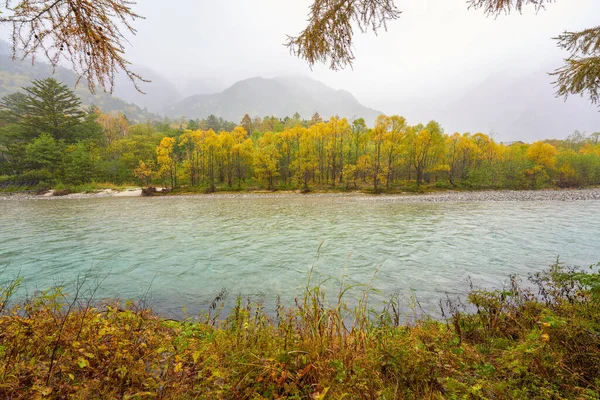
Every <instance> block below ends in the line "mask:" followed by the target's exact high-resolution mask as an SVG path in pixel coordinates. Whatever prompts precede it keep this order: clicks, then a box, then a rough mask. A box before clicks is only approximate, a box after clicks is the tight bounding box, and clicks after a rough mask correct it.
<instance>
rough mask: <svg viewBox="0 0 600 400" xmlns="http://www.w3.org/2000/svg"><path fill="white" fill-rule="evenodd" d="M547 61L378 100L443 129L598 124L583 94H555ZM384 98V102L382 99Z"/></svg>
mask: <svg viewBox="0 0 600 400" xmlns="http://www.w3.org/2000/svg"><path fill="white" fill-rule="evenodd" d="M552 70H553V67H552V66H547V67H545V68H540V69H539V70H538V71H535V72H531V73H520V72H519V71H513V72H504V73H501V72H497V73H493V74H490V75H489V76H488V77H487V78H486V79H484V80H482V81H481V82H479V83H478V84H476V85H473V86H472V87H468V86H466V87H465V88H464V89H463V90H462V91H460V92H458V91H452V92H448V93H440V94H435V95H429V94H427V93H424V94H422V95H421V96H414V97H411V98H410V99H400V100H398V101H395V102H393V101H392V102H385V101H383V100H382V102H381V104H378V105H379V106H380V107H381V108H383V109H384V110H385V111H386V112H389V113H400V115H403V116H405V117H406V118H407V119H408V120H409V121H411V122H415V121H427V120H428V119H431V118H434V119H435V120H437V121H439V122H440V123H441V124H442V126H443V127H444V128H445V129H446V132H485V133H491V132H493V133H494V134H495V135H496V136H495V137H496V139H497V140H499V141H515V140H526V141H530V142H531V141H536V140H543V139H549V138H565V137H567V136H568V135H569V134H571V133H573V131H575V130H579V131H582V132H587V133H592V132H597V131H598V130H599V129H600V113H598V108H597V107H595V106H594V105H592V104H590V102H589V101H588V99H587V97H579V96H570V97H569V98H568V99H567V101H564V99H563V98H557V97H556V96H555V89H554V85H553V84H552V82H553V81H554V77H552V76H549V75H548V74H547V71H552ZM384 103H385V104H384Z"/></svg>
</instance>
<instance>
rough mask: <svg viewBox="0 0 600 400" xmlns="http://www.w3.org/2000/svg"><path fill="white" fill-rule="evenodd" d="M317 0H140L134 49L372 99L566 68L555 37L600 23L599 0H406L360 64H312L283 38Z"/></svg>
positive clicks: (183, 66) (193, 65) (172, 64)
mask: <svg viewBox="0 0 600 400" xmlns="http://www.w3.org/2000/svg"><path fill="white" fill-rule="evenodd" d="M310 3H311V2H310V0H294V1H289V0H287V1H285V0H284V1H282V0H252V1H248V0H223V1H215V0H176V1H172V2H165V1H164V0H140V1H139V4H137V5H136V6H135V9H136V10H137V11H138V12H139V14H141V15H143V16H145V17H146V19H145V20H139V21H137V22H136V23H135V26H136V28H137V29H138V34H137V36H136V37H134V38H132V39H131V43H132V47H130V48H128V56H129V58H130V59H131V60H132V61H133V62H134V63H135V64H143V65H147V66H149V67H151V68H152V69H154V70H155V71H157V72H158V73H160V74H162V75H163V76H165V77H167V78H170V79H174V80H179V81H181V80H182V79H185V78H216V79H221V80H223V81H224V83H226V84H228V83H233V82H234V81H236V80H240V79H245V78H249V77H252V76H264V77H272V76H277V75H289V74H305V75H309V76H312V77H314V78H315V79H318V80H321V81H323V82H325V83H326V84H328V85H330V86H332V87H335V88H343V89H346V90H349V91H350V92H352V93H353V94H354V95H355V96H356V97H357V98H358V99H359V100H360V101H362V102H363V103H365V104H367V105H370V106H373V107H378V106H379V107H381V105H382V104H385V102H386V101H387V100H388V99H389V100H394V99H395V98H396V97H398V93H402V96H403V97H406V96H407V95H415V96H423V95H424V93H427V96H431V95H432V94H436V93H437V94H440V95H443V94H444V93H448V92H450V93H451V92H453V91H454V90H457V89H458V90H460V89H461V88H464V87H465V86H466V85H471V84H476V83H477V82H479V81H481V80H482V79H484V78H485V77H486V76H489V75H490V74H493V73H494V72H495V71H504V72H506V71H511V72H512V73H517V72H519V71H523V72H526V71H528V70H531V71H533V70H539V69H544V68H547V67H550V68H553V67H556V66H559V65H560V63H561V59H562V57H563V56H565V54H564V53H563V52H561V51H560V50H559V49H558V48H557V47H556V44H555V42H554V41H552V40H551V38H552V37H554V36H556V35H557V34H559V33H561V32H563V31H564V30H576V29H580V28H585V27H589V26H593V25H595V24H598V23H599V22H600V21H599V19H598V16H599V15H600V2H599V1H597V0H559V1H558V2H557V3H554V4H549V5H548V6H547V9H546V10H542V11H540V12H539V13H538V14H537V15H536V13H535V10H533V8H529V9H527V10H526V11H525V12H524V13H523V15H519V14H512V15H509V16H500V17H499V18H497V19H494V18H486V17H485V16H484V15H483V12H482V11H475V10H468V9H467V6H466V2H465V1H464V0H416V1H413V2H405V1H397V2H396V3H397V5H398V7H399V9H400V10H402V11H403V14H402V16H401V17H400V19H399V20H397V21H393V22H392V23H391V24H390V25H389V27H388V28H389V29H388V31H387V32H384V31H382V32H381V33H379V35H378V36H376V35H374V34H372V33H371V34H359V33H357V35H356V37H355V55H356V62H355V64H354V68H353V69H349V70H345V71H341V72H334V71H330V70H328V69H327V68H326V66H323V65H318V66H315V68H313V70H312V71H311V70H310V68H309V67H308V66H307V65H306V64H305V63H303V62H302V61H301V60H299V59H296V58H294V57H293V56H291V55H290V54H289V52H288V50H287V49H286V48H285V47H284V46H283V45H282V43H284V42H285V39H286V34H296V33H297V32H299V31H300V30H301V29H302V28H303V27H304V26H305V19H306V16H307V13H308V7H309V5H310Z"/></svg>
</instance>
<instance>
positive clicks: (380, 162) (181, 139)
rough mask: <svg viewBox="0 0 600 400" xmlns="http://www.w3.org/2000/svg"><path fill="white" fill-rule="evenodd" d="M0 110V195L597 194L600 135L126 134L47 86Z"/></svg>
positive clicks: (318, 128)
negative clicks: (508, 139)
mask: <svg viewBox="0 0 600 400" xmlns="http://www.w3.org/2000/svg"><path fill="white" fill-rule="evenodd" d="M23 90H24V93H15V94H11V95H8V96H5V97H4V98H3V99H2V102H0V106H1V109H0V189H4V190H27V189H30V190H37V189H40V188H50V187H55V186H57V185H62V187H66V188H71V189H72V190H74V189H73V188H75V187H83V186H84V185H88V184H90V183H91V184H94V183H97V182H109V183H112V184H115V185H127V184H134V185H143V186H151V185H156V186H158V185H162V186H168V187H171V188H173V189H177V188H180V187H182V188H184V189H183V191H184V192H198V191H207V192H213V191H216V190H253V189H268V190H275V189H292V190H304V191H309V190H357V189H361V190H369V191H373V192H380V191H387V192H394V191H414V190H422V188H423V187H424V186H425V187H429V188H438V189H448V188H452V189H454V188H459V189H537V188H544V187H584V186H594V185H600V132H597V133H593V134H591V135H589V136H587V135H584V134H581V133H578V132H575V133H574V134H572V135H571V136H569V137H568V138H567V139H566V140H546V141H543V142H542V141H538V142H535V143H533V144H527V143H523V142H516V143H497V142H495V141H494V139H493V137H490V136H488V135H486V134H483V133H475V134H470V133H454V134H446V133H444V130H443V128H442V127H441V126H440V124H439V123H437V122H435V121H430V122H429V123H427V124H425V125H423V124H417V125H409V124H408V123H407V121H406V120H405V119H404V118H403V117H400V116H391V117H389V116H385V115H382V116H380V117H378V118H377V120H376V121H375V125H374V126H373V128H369V127H367V124H366V123H365V121H364V120H363V119H356V120H354V121H352V122H350V121H348V120H346V119H345V118H338V117H331V118H330V119H329V120H327V121H324V120H323V119H322V118H321V117H320V116H319V115H318V114H315V115H313V116H312V118H311V119H310V120H306V119H302V117H301V116H300V115H298V114H296V115H294V116H293V117H291V118H284V119H279V118H274V117H264V118H260V117H255V118H251V117H250V116H249V115H245V116H244V117H243V118H242V120H241V121H240V124H239V125H237V124H235V123H232V122H228V121H224V120H223V119H220V118H216V117H214V116H210V117H208V118H206V119H204V120H189V121H185V120H183V119H182V120H179V121H169V120H164V121H160V122H157V121H154V122H151V121H149V122H148V123H143V124H131V123H130V122H129V121H128V120H127V118H125V116H124V115H123V114H118V113H117V114H114V113H113V114H104V113H102V112H100V111H99V110H98V109H97V108H95V107H91V108H89V109H87V110H83V109H82V108H81V103H80V101H79V99H78V98H77V97H76V96H75V95H74V94H73V93H72V92H71V91H70V90H69V89H68V88H67V87H66V86H65V85H63V84H61V83H59V82H57V81H55V80H54V79H45V80H41V81H33V83H32V86H29V87H25V88H24V89H23Z"/></svg>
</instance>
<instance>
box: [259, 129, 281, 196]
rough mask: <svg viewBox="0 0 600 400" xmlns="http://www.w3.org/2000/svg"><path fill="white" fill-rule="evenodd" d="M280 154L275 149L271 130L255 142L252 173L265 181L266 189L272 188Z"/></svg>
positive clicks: (274, 139)
mask: <svg viewBox="0 0 600 400" xmlns="http://www.w3.org/2000/svg"><path fill="white" fill-rule="evenodd" d="M280 157H281V154H280V153H279V151H278V150H277V137H276V136H275V134H274V133H273V132H267V133H265V134H264V135H263V136H262V137H261V138H260V139H258V141H257V143H256V149H255V152H254V173H255V174H256V177H257V178H258V179H259V180H262V181H266V182H267V189H269V190H272V189H273V188H274V179H275V177H276V176H277V175H279V172H278V169H279V168H278V164H279V159H280Z"/></svg>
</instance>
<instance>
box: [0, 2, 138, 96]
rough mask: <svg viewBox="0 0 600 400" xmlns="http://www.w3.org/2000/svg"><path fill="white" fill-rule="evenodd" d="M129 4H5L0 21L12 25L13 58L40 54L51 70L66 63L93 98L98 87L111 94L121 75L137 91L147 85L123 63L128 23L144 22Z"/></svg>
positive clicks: (125, 62)
mask: <svg viewBox="0 0 600 400" xmlns="http://www.w3.org/2000/svg"><path fill="white" fill-rule="evenodd" d="M135 4H136V3H135V2H134V1H129V0H52V1H48V0H21V1H12V0H6V1H5V8H6V9H7V10H8V11H9V15H8V16H3V17H2V18H0V22H3V23H8V24H11V25H12V50H13V58H15V59H16V58H20V59H22V60H23V59H26V58H31V60H32V62H35V59H36V57H38V55H39V53H41V54H42V55H43V57H45V58H46V59H47V60H48V61H49V62H50V64H51V65H52V66H53V67H56V66H57V65H59V63H60V61H61V60H63V61H67V62H68V63H70V64H71V66H72V68H73V70H74V71H75V72H76V73H77V74H78V75H79V77H80V79H84V80H85V81H86V83H87V85H88V88H89V89H90V91H91V92H92V93H93V92H94V91H95V89H96V87H97V86H100V87H101V88H102V89H103V90H104V91H107V92H112V90H113V88H114V80H115V76H116V75H117V73H118V72H119V71H123V72H124V73H125V74H126V76H127V77H128V78H129V80H130V81H131V82H132V83H133V85H134V86H135V88H136V89H137V90H138V91H140V92H141V90H140V88H139V82H146V81H145V80H144V79H143V78H142V77H141V76H140V75H138V74H136V73H135V72H133V71H131V70H130V69H129V66H130V63H129V62H128V61H127V60H126V59H125V58H124V53H125V47H124V43H127V39H126V38H125V36H124V34H123V30H124V31H125V32H129V33H131V34H135V33H136V31H135V29H134V28H133V26H132V25H131V22H132V21H135V20H136V19H138V18H142V17H141V16H139V15H138V14H136V13H134V12H133V11H132V9H131V7H132V6H133V5H135Z"/></svg>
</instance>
